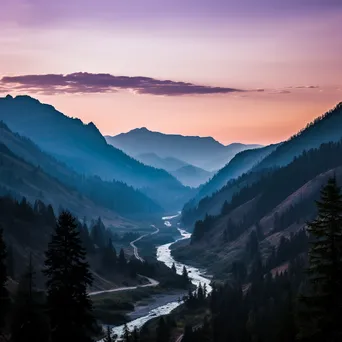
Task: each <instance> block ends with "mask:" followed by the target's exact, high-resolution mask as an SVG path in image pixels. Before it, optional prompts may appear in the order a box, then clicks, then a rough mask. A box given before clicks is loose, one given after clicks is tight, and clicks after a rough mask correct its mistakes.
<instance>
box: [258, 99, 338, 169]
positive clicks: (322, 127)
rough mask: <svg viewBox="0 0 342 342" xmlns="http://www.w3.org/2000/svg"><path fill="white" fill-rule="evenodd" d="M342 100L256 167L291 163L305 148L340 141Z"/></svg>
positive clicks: (262, 167) (263, 167) (261, 167)
mask: <svg viewBox="0 0 342 342" xmlns="http://www.w3.org/2000/svg"><path fill="white" fill-rule="evenodd" d="M341 127H342V102H341V103H339V104H338V105H337V106H336V107H335V108H333V109H331V110H330V111H328V112H327V113H325V114H323V115H322V116H320V117H318V118H317V119H315V120H314V121H313V122H311V123H309V124H308V125H307V126H306V127H305V128H304V129H303V130H301V131H300V132H299V133H297V134H296V135H294V136H293V137H291V138H290V139H289V140H288V141H286V142H284V143H283V144H281V145H280V146H278V148H277V149H276V150H275V151H273V152H272V153H271V154H270V155H269V156H268V157H267V158H265V159H264V160H263V161H262V162H260V164H259V165H257V166H256V167H255V169H257V170H260V169H265V168H270V167H278V166H283V165H286V164H289V163H290V162H291V161H292V160H293V158H295V157H297V156H299V155H300V154H301V153H302V152H303V151H304V150H309V149H311V148H316V147H319V146H320V145H321V144H323V143H327V142H330V141H339V140H340V139H341V136H342V131H341Z"/></svg>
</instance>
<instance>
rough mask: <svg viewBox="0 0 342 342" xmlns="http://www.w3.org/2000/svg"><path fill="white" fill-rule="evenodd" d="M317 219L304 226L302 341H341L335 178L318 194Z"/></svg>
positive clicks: (340, 232) (341, 214) (341, 199)
mask: <svg viewBox="0 0 342 342" xmlns="http://www.w3.org/2000/svg"><path fill="white" fill-rule="evenodd" d="M317 208H318V216H317V218H316V219H315V220H314V221H313V222H311V223H309V224H308V231H309V233H310V234H311V236H312V239H313V241H312V244H311V248H310V252H309V264H310V265H309V269H308V274H309V281H310V284H311V285H312V286H311V291H310V293H309V294H308V295H307V296H303V297H302V298H301V299H302V304H303V305H304V310H305V311H304V312H302V316H303V321H302V322H301V324H302V325H303V328H302V329H301V332H300V338H301V339H302V340H303V341H329V342H335V341H342V326H341V317H342V293H341V289H342V194H341V189H340V188H339V187H338V185H337V183H336V179H335V178H331V179H329V181H328V184H327V185H326V186H325V187H324V188H323V189H322V191H321V199H320V201H318V202H317Z"/></svg>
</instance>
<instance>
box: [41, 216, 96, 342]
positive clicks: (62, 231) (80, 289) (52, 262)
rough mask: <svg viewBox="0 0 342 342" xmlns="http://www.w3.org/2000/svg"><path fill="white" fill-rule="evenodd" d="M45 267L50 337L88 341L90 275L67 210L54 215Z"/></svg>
mask: <svg viewBox="0 0 342 342" xmlns="http://www.w3.org/2000/svg"><path fill="white" fill-rule="evenodd" d="M45 267H46V268H45V270H44V274H45V275H46V277H47V279H48V280H47V283H46V286H47V307H48V312H49V317H50V322H51V328H52V341H53V342H60V341H64V340H68V341H71V340H73V341H79V342H81V341H82V342H85V341H90V340H91V338H90V336H91V333H92V328H94V318H93V315H92V303H91V300H90V298H89V296H88V294H87V288H88V286H90V285H91V284H92V281H93V278H92V275H91V273H90V271H89V265H88V263H87V261H86V252H85V249H84V248H83V246H82V244H81V239H80V234H79V231H78V229H77V223H76V220H75V218H74V217H73V216H72V215H71V214H70V213H69V212H65V211H64V212H62V213H61V214H60V216H59V218H58V222H57V225H56V230H55V233H54V234H53V236H52V239H51V242H50V243H49V247H48V250H47V252H46V260H45Z"/></svg>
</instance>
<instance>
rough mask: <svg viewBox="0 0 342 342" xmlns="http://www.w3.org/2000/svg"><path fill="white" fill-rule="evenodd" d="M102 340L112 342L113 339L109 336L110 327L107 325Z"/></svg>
mask: <svg viewBox="0 0 342 342" xmlns="http://www.w3.org/2000/svg"><path fill="white" fill-rule="evenodd" d="M103 341H104V342H114V339H113V338H112V336H111V332H110V328H109V326H107V333H106V337H105V338H104V339H103Z"/></svg>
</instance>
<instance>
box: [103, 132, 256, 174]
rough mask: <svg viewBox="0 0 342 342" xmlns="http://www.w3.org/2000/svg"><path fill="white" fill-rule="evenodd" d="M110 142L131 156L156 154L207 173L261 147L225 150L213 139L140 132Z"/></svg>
mask: <svg viewBox="0 0 342 342" xmlns="http://www.w3.org/2000/svg"><path fill="white" fill-rule="evenodd" d="M106 140H107V142H108V143H110V144H112V145H113V146H115V147H117V148H119V149H121V150H123V151H124V152H126V153H127V154H129V155H131V156H136V155H141V154H144V153H155V154H156V155H158V156H159V157H162V158H166V157H173V158H177V159H180V160H182V161H184V162H187V163H188V164H191V165H194V166H197V167H200V168H202V169H204V170H207V171H215V170H218V169H220V168H221V167H223V166H224V165H225V164H227V163H228V162H229V161H230V160H231V159H232V158H233V157H234V156H235V154H236V153H238V152H241V151H243V150H246V149H249V148H256V147H260V145H244V144H239V143H234V144H230V145H228V146H224V145H222V144H221V143H219V142H218V141H216V140H215V139H213V138H212V137H197V136H182V135H177V134H163V133H159V132H152V131H149V130H148V129H147V128H145V127H143V128H137V129H134V130H132V131H130V132H128V133H122V134H119V135H116V136H114V137H110V136H107V137H106Z"/></svg>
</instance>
